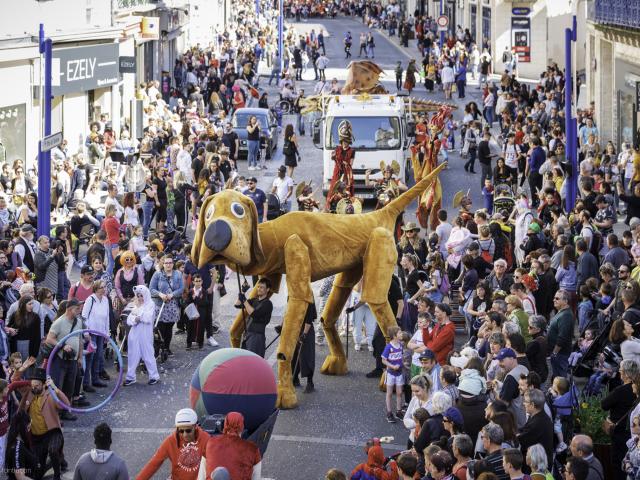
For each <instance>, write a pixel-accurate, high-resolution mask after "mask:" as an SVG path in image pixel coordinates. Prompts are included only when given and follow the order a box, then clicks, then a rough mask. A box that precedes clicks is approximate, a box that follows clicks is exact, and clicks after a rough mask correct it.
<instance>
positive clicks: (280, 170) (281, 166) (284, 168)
mask: <svg viewBox="0 0 640 480" xmlns="http://www.w3.org/2000/svg"><path fill="white" fill-rule="evenodd" d="M286 171H287V167H285V166H284V165H280V166H279V167H278V172H283V173H284V172H286Z"/></svg>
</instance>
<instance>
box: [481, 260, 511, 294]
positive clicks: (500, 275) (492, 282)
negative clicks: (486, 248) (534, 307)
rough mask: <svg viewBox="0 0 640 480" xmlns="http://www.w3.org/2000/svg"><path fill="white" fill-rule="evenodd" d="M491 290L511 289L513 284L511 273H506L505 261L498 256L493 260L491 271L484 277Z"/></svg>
mask: <svg viewBox="0 0 640 480" xmlns="http://www.w3.org/2000/svg"><path fill="white" fill-rule="evenodd" d="M486 280H487V282H489V286H490V287H491V290H492V291H494V292H495V291H496V290H502V291H503V292H509V291H511V285H512V284H513V275H511V274H510V273H507V261H506V260H505V259H504V258H500V259H498V260H496V261H495V262H493V271H492V272H491V273H490V274H489V276H488V277H487V278H486Z"/></svg>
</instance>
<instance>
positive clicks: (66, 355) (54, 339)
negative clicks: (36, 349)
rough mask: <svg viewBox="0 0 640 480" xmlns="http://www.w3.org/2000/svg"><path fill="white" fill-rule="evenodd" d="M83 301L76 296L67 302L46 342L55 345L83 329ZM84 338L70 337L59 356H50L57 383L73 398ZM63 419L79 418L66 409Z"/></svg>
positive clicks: (52, 325)
mask: <svg viewBox="0 0 640 480" xmlns="http://www.w3.org/2000/svg"><path fill="white" fill-rule="evenodd" d="M80 308H82V302H80V301H78V300H76V299H75V298H73V299H71V300H69V302H68V303H67V310H66V311H65V313H64V315H62V316H61V317H60V318H58V319H57V320H56V321H55V322H53V323H52V324H51V328H50V329H49V333H48V335H47V339H46V343H47V344H48V345H50V346H52V347H55V346H56V345H57V344H58V342H59V341H60V340H61V339H62V338H64V337H65V336H67V335H68V334H69V333H71V332H74V331H77V330H82V328H83V326H82V318H81V317H80ZM81 341H82V339H81V337H80V336H79V335H75V336H73V337H71V338H69V339H68V340H67V341H66V342H65V344H64V347H62V348H61V349H60V350H58V353H57V358H55V359H54V358H50V359H49V362H53V364H52V365H51V377H52V378H53V380H54V382H55V384H56V385H59V386H60V389H61V390H62V391H63V392H64V394H65V395H66V397H67V398H73V391H74V388H75V381H76V375H77V372H78V368H81V366H82V357H81V355H82V343H81ZM60 418H62V419H63V420H69V421H73V420H77V417H76V416H75V415H72V414H71V413H69V412H68V411H66V410H64V411H63V412H62V414H61V416H60Z"/></svg>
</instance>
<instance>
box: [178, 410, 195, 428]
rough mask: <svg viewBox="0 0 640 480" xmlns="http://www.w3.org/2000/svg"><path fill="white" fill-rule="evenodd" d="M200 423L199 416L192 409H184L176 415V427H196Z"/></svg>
mask: <svg viewBox="0 0 640 480" xmlns="http://www.w3.org/2000/svg"><path fill="white" fill-rule="evenodd" d="M196 423H198V414H197V413H196V412H194V411H193V410H192V409H190V408H183V409H182V410H178V413H176V427H180V426H182V425H195V424H196Z"/></svg>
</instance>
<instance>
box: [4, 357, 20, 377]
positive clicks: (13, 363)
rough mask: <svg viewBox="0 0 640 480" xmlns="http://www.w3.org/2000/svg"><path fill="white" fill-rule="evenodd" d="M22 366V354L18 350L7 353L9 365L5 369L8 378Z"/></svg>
mask: <svg viewBox="0 0 640 480" xmlns="http://www.w3.org/2000/svg"><path fill="white" fill-rule="evenodd" d="M20 367H22V354H21V353H20V352H13V353H12V354H11V355H9V367H8V368H7V369H6V373H7V377H6V378H8V379H10V378H11V377H12V376H13V374H14V373H15V372H17V371H18V370H20Z"/></svg>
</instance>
